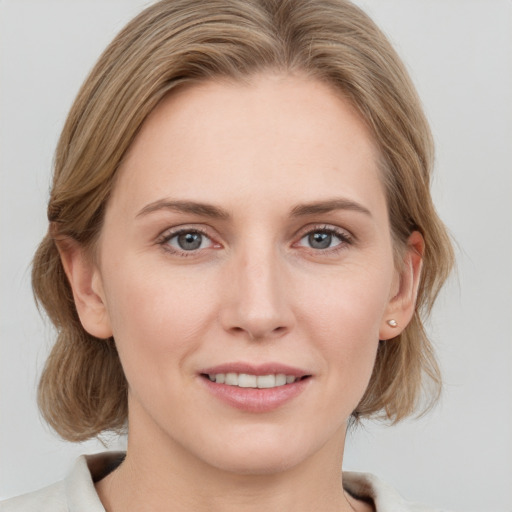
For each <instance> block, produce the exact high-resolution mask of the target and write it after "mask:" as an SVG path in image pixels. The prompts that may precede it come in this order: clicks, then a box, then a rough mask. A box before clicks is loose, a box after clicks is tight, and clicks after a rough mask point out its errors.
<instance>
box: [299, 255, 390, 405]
mask: <svg viewBox="0 0 512 512" xmlns="http://www.w3.org/2000/svg"><path fill="white" fill-rule="evenodd" d="M390 269H391V270H390ZM392 276H393V272H392V263H390V264H389V265H388V266H381V265H374V266H366V267H364V268H363V267H359V266H356V265H353V266H350V268H348V267H347V268H345V269H343V270H340V271H339V272H336V274H335V275H332V276H330V277H329V279H325V280H324V281H323V286H319V285H321V284H322V283H321V282H318V281H317V283H316V285H317V286H315V287H313V288H311V287H310V289H313V290H314V292H313V293H312V292H311V291H310V292H308V293H307V295H308V297H307V298H305V299H304V300H303V302H304V304H308V306H307V307H305V308H303V315H302V325H303V328H304V329H307V330H309V332H308V337H309V338H310V339H312V340H315V345H316V347H317V349H318V350H319V352H321V353H322V354H323V356H324V357H323V359H324V361H325V362H326V363H325V364H326V367H325V374H326V375H328V378H329V380H330V382H331V385H332V389H333V392H334V391H335V389H337V390H340V389H343V390H344V392H345V393H347V394H348V395H350V396H351V397H352V399H351V400H349V402H350V407H354V408H355V406H356V405H357V403H358V402H359V400H360V398H361V396H362V394H363V393H364V391H365V389H366V386H367V384H368V381H369V379H370V376H371V373H372V370H373V366H374V362H375V356H376V352H377V348H378V344H379V329H380V326H381V322H382V318H383V315H384V313H385V310H386V306H387V304H388V298H389V291H390V286H391V281H392ZM350 412H351V411H350Z"/></svg>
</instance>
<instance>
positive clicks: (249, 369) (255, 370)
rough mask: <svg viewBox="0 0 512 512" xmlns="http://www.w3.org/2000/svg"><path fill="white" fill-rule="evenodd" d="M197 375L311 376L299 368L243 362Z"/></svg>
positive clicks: (205, 370) (228, 364) (222, 366)
mask: <svg viewBox="0 0 512 512" xmlns="http://www.w3.org/2000/svg"><path fill="white" fill-rule="evenodd" d="M199 373H201V374H205V375H216V374H219V373H247V374H249V375H277V374H285V375H293V376H294V377H304V376H306V375H311V373H310V372H307V371H305V370H303V369H301V368H297V367H294V366H289V365H286V364H282V363H275V362H268V363H262V364H252V363H244V362H233V363H222V364H219V365H216V366H210V367H209V368H204V369H202V370H201V371H200V372H199Z"/></svg>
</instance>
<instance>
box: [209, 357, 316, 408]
mask: <svg viewBox="0 0 512 512" xmlns="http://www.w3.org/2000/svg"><path fill="white" fill-rule="evenodd" d="M200 375H201V377H202V381H203V382H204V383H205V385H206V387H207V389H208V390H209V391H210V392H211V393H212V394H213V395H214V396H216V397H217V398H219V399H220V400H222V401H223V402H224V403H227V404H228V405H230V406H231V407H234V408H236V409H241V410H244V411H247V412H259V413H262V412H269V411H272V410H275V409H277V408H278V407H280V406H282V405H284V404H285V403H287V402H288V401H290V400H291V399H292V398H294V397H296V396H297V395H299V394H300V393H302V391H304V390H305V389H306V387H307V386H308V384H309V381H310V380H311V379H310V377H311V375H310V374H307V373H306V372H304V371H302V370H299V369H297V368H292V367H288V366H283V365H276V364H270V365H268V364H267V365H262V366H258V367H255V366H252V365H246V364H229V365H222V366H217V367H215V368H210V369H207V370H205V371H204V372H201V374H200Z"/></svg>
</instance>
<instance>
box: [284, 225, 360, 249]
mask: <svg viewBox="0 0 512 512" xmlns="http://www.w3.org/2000/svg"><path fill="white" fill-rule="evenodd" d="M314 233H325V234H328V235H331V236H335V237H336V238H338V239H339V241H340V242H339V243H338V244H336V245H335V246H334V247H327V248H325V249H315V248H313V247H306V249H309V250H310V251H313V252H314V253H315V254H326V255H327V254H329V255H335V254H337V253H338V252H339V251H342V250H344V249H346V248H347V246H350V245H352V244H353V243H354V238H353V236H352V235H351V234H350V233H349V232H348V231H346V230H344V229H340V228H337V227H335V226H331V225H328V224H323V225H317V226H313V227H312V228H311V227H310V228H308V229H307V230H305V231H303V232H302V233H301V235H300V238H299V241H298V242H296V243H295V244H294V246H297V245H298V243H299V242H301V241H302V240H303V239H304V238H306V237H308V236H310V235H312V234H314ZM302 247H303V246H302Z"/></svg>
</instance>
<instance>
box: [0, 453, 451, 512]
mask: <svg viewBox="0 0 512 512" xmlns="http://www.w3.org/2000/svg"><path fill="white" fill-rule="evenodd" d="M123 459H124V453H123V452H105V453H99V454H96V455H82V456H81V457H79V458H78V459H77V460H76V462H75V465H74V466H73V469H72V470H71V472H70V473H69V475H68V476H67V477H66V478H65V479H64V480H62V481H60V482H58V483H56V484H53V485H50V486H49V487H45V488H44V489H40V490H39V491H34V492H31V493H29V494H25V495H23V496H18V497H16V498H11V499H8V500H7V501H3V502H1V503H0V512H105V509H104V508H103V505H102V503H101V501H100V499H99V497H98V494H97V493H96V489H95V488H94V482H97V481H98V480H101V479H102V478H103V477H104V476H106V475H107V474H108V473H110V472H111V471H113V470H114V469H115V468H116V467H117V466H118V465H119V464H120V463H121V462H122V460H123ZM343 485H344V487H345V490H346V491H347V492H349V493H350V494H352V495H353V496H354V497H357V498H363V499H366V500H369V501H370V502H373V503H374V506H375V510H376V511H377V512H442V511H441V510H434V509H429V508H425V507H423V506H421V505H417V504H413V503H408V502H406V501H404V500H403V499H402V498H401V497H400V496H399V495H398V494H397V493H396V491H394V490H393V489H391V488H390V487H388V486H387V485H385V484H384V483H382V482H381V481H379V480H378V479H377V478H376V477H374V476H373V475H369V474H366V473H354V472H345V473H343Z"/></svg>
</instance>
